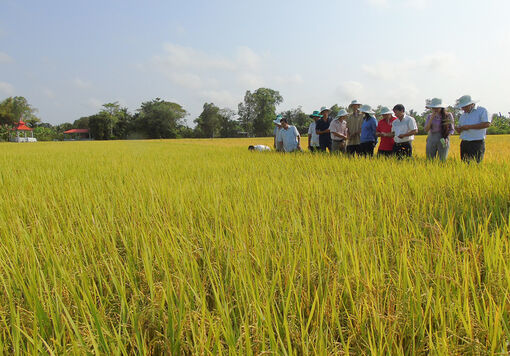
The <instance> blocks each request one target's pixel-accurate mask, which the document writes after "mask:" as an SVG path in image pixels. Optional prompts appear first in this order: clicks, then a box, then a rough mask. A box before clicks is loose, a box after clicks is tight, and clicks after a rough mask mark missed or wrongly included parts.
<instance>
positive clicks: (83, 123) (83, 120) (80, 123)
mask: <svg viewBox="0 0 510 356" xmlns="http://www.w3.org/2000/svg"><path fill="white" fill-rule="evenodd" d="M89 118H90V117H89V116H84V117H80V118H79V119H78V120H75V121H74V122H73V127H74V128H75V129H88V128H89Z"/></svg>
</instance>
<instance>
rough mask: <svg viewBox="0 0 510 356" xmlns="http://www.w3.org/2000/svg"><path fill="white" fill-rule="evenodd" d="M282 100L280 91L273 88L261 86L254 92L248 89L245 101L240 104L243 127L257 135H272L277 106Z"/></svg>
mask: <svg viewBox="0 0 510 356" xmlns="http://www.w3.org/2000/svg"><path fill="white" fill-rule="evenodd" d="M282 102H283V98H282V96H281V95H280V93H279V92H278V91H275V90H273V89H268V88H259V89H257V90H256V91H254V92H253V93H252V92H250V91H249V90H248V91H246V94H245V96H244V101H243V102H242V103H240V104H239V106H238V110H239V116H240V122H241V127H242V128H243V129H244V130H245V131H246V132H248V133H250V134H254V135H255V136H270V135H271V133H272V130H273V120H274V118H275V116H276V106H277V105H279V104H281V103H282Z"/></svg>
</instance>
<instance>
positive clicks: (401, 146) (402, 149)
mask: <svg viewBox="0 0 510 356" xmlns="http://www.w3.org/2000/svg"><path fill="white" fill-rule="evenodd" d="M393 152H394V153H395V155H396V156H397V158H398V159H402V158H405V157H412V156H413V143H412V142H402V143H396V142H395V143H394V144H393Z"/></svg>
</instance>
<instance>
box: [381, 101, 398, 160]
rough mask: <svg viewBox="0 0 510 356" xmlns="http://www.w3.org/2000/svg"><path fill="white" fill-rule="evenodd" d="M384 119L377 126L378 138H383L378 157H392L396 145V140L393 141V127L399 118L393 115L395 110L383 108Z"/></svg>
mask: <svg viewBox="0 0 510 356" xmlns="http://www.w3.org/2000/svg"><path fill="white" fill-rule="evenodd" d="M381 115H382V119H381V120H380V121H379V123H378V124H377V134H376V135H377V137H380V138H381V143H380V144H379V149H378V150H377V155H378V156H392V155H393V145H394V144H395V140H394V139H393V134H392V133H391V125H392V124H393V121H395V120H396V119H397V118H396V117H395V114H394V113H393V110H390V109H389V108H387V107H386V106H384V107H383V108H381Z"/></svg>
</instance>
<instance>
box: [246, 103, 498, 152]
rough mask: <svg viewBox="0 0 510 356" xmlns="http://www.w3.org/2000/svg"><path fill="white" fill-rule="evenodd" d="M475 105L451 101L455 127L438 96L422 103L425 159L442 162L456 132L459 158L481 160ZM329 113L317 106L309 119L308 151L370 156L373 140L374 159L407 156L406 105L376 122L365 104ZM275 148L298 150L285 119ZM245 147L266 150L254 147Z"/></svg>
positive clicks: (411, 127)
mask: <svg viewBox="0 0 510 356" xmlns="http://www.w3.org/2000/svg"><path fill="white" fill-rule="evenodd" d="M476 103H477V101H475V100H473V99H472V98H471V96H469V95H464V96H462V97H461V98H459V99H458V100H457V102H456V107H457V108H459V109H462V114H461V116H460V119H459V122H458V124H457V125H456V126H455V124H454V120H453V115H452V114H451V113H449V112H448V111H446V106H445V105H444V104H443V101H442V100H441V99H439V98H434V99H430V100H427V101H426V104H425V107H426V108H427V109H430V111H431V112H430V114H429V115H428V117H427V120H426V122H425V127H424V129H425V131H426V132H427V134H428V136H427V145H426V155H427V158H429V159H434V158H436V157H437V158H439V159H440V160H442V161H444V160H446V158H447V157H448V151H449V149H450V139H449V138H450V136H451V135H452V134H453V133H454V132H455V131H457V132H458V133H459V134H460V139H461V144H460V154H461V158H462V160H466V161H469V160H472V159H474V160H476V161H477V162H480V161H482V159H483V156H484V153H485V136H486V131H487V128H488V127H489V126H490V118H489V115H488V113H487V110H486V109H485V108H483V107H480V106H476ZM330 113H331V110H330V109H328V108H326V107H322V108H321V109H320V111H314V112H313V114H311V115H310V117H311V118H312V119H313V120H314V122H312V123H311V124H310V127H309V129H308V150H309V151H311V152H326V151H329V152H331V153H345V154H350V155H356V154H357V155H362V156H373V155H374V149H375V146H376V144H377V141H378V140H379V139H380V144H379V147H378V150H377V155H382V156H396V157H397V158H404V157H412V155H413V140H414V135H416V134H417V133H418V126H417V125H416V120H415V119H414V118H413V117H411V116H409V115H407V114H406V111H405V107H404V105H402V104H397V105H395V106H394V107H393V110H390V109H389V108H388V107H383V108H382V109H381V113H380V115H381V119H380V120H379V121H377V119H376V118H375V112H374V111H373V110H372V108H371V107H370V105H366V104H365V105H362V104H361V103H359V102H358V101H357V100H354V101H352V102H351V104H350V105H349V107H348V110H345V109H341V110H340V111H339V112H338V113H337V114H336V116H335V117H330ZM274 124H275V130H274V148H275V149H276V150H277V151H282V152H293V151H301V150H302V148H301V135H300V134H299V132H298V130H297V128H296V127H295V126H293V125H290V124H289V123H288V121H287V119H285V118H283V117H282V116H281V115H278V116H277V117H276V119H275V120H274ZM249 148H250V149H256V150H269V147H267V146H265V147H264V148H263V146H261V145H259V146H250V147H249Z"/></svg>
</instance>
